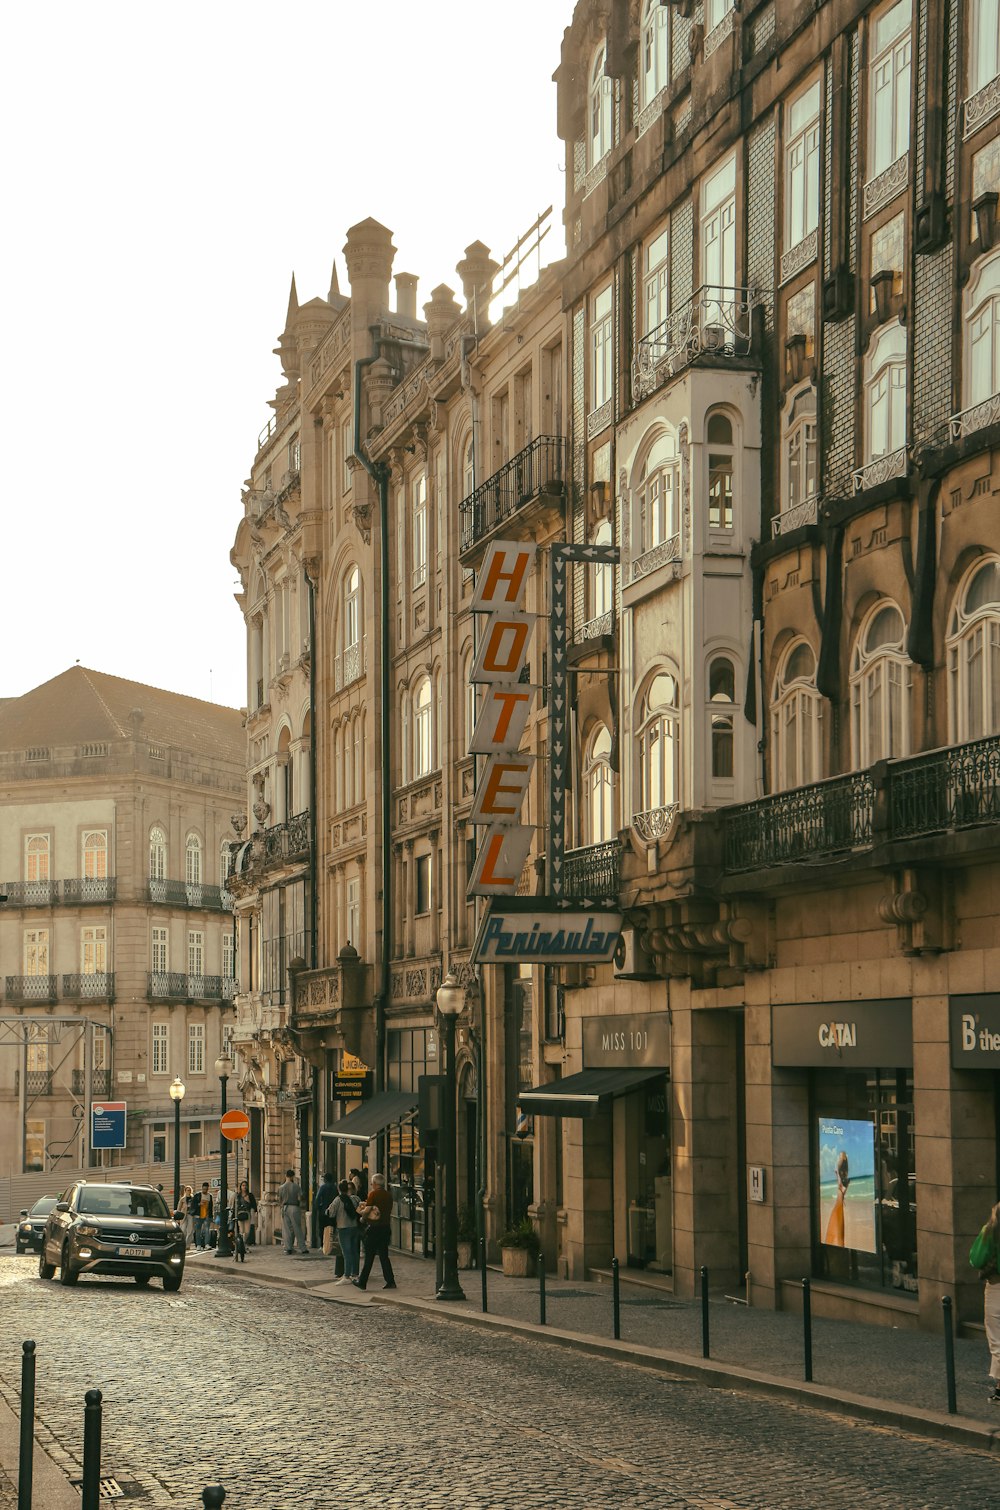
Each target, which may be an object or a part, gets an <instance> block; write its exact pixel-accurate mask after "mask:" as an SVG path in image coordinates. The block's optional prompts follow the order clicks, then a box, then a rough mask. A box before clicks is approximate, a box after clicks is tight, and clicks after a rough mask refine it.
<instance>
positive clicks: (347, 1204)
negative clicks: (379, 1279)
mask: <svg viewBox="0 0 1000 1510" xmlns="http://www.w3.org/2000/svg"><path fill="white" fill-rule="evenodd" d="M327 1218H328V1220H329V1222H330V1225H331V1227H335V1228H336V1230H337V1238H338V1240H339V1242H340V1251H341V1253H342V1254H343V1255H344V1272H343V1274H342V1275H341V1277H340V1278H339V1279H338V1280H337V1283H338V1285H342V1284H346V1283H347V1281H348V1280H349V1279H357V1277H358V1270H359V1268H360V1267H361V1223H360V1221H359V1220H358V1208H357V1206H356V1204H355V1201H354V1197H353V1196H352V1195H351V1182H350V1180H341V1182H340V1185H339V1186H338V1194H337V1196H336V1197H335V1199H334V1201H333V1203H332V1205H331V1206H330V1207H329V1209H328V1211H327Z"/></svg>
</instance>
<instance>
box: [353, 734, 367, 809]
mask: <svg viewBox="0 0 1000 1510" xmlns="http://www.w3.org/2000/svg"><path fill="white" fill-rule="evenodd" d="M351 743H352V745H353V746H354V801H355V802H356V803H358V802H363V801H364V797H365V719H364V714H363V713H356V714H355V715H354V721H353V723H352V724H351Z"/></svg>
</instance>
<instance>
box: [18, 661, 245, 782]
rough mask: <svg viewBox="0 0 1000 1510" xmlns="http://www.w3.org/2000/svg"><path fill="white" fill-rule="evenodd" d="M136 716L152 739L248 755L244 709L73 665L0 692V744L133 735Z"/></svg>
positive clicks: (239, 758)
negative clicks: (20, 692) (21, 689)
mask: <svg viewBox="0 0 1000 1510" xmlns="http://www.w3.org/2000/svg"><path fill="white" fill-rule="evenodd" d="M136 711H137V712H138V713H140V714H141V720H139V721H138V732H139V735H140V737H142V738H144V739H146V740H147V741H148V742H149V743H150V744H154V745H163V746H170V747H172V748H174V749H180V750H190V751H191V752H192V753H197V754H202V755H205V756H208V757H210V758H214V759H218V760H229V761H233V762H235V763H236V764H237V765H239V766H240V767H241V768H242V767H243V765H244V764H245V761H246V739H245V736H244V732H243V717H242V714H241V713H240V712H239V711H238V709H236V708H222V707H220V706H219V705H218V704H217V703H206V702H202V701H201V700H200V699H199V698H197V697H184V696H182V695H181V694H180V693H178V692H164V691H163V690H162V689H161V688H159V687H146V686H144V685H143V683H142V682H128V681H125V680H124V678H123V677H120V676H108V675H107V674H106V673H105V672H103V671H89V670H88V669H87V668H86V667H85V666H71V667H70V669H69V670H68V671H64V672H62V674H61V675H59V676H54V677H53V678H52V680H51V681H49V682H43V683H42V685H41V686H40V687H35V688H33V689H32V691H30V692H26V693H25V694H24V696H23V697H11V698H7V699H5V700H0V751H5V750H10V751H14V750H24V749H28V748H30V747H37V746H39V745H41V746H49V747H59V746H66V745H80V744H90V743H97V742H99V741H102V740H116V739H130V738H131V737H132V736H133V732H134V729H135V727H136V724H135V722H134V720H133V713H135V712H136Z"/></svg>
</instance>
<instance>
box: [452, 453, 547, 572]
mask: <svg viewBox="0 0 1000 1510" xmlns="http://www.w3.org/2000/svg"><path fill="white" fill-rule="evenodd" d="M565 466H566V442H565V441H564V440H563V438H562V437H561V436H558V435H539V436H537V437H536V438H535V439H534V440H533V441H531V442H530V443H529V444H528V445H526V446H525V447H524V449H523V450H522V451H518V453H517V455H516V456H512V457H511V459H510V461H508V462H505V463H504V465H503V466H502V467H501V468H500V470H499V471H498V472H494V473H493V476H492V477H490V478H489V479H488V480H487V481H486V482H484V483H482V484H481V485H480V486H479V487H478V488H477V489H476V491H475V492H474V493H470V494H469V496H468V498H466V499H464V500H463V501H462V503H461V504H460V505H459V511H460V513H461V516H462V519H461V523H462V544H461V549H462V550H463V551H467V550H470V549H471V548H472V547H473V546H474V545H477V544H478V543H479V541H481V540H484V539H485V538H486V536H487V535H489V534H491V533H492V532H493V530H495V529H496V528H497V527H498V526H499V525H501V524H503V523H504V521H505V520H506V519H509V518H510V516H511V515H512V514H514V513H516V512H517V510H518V509H520V508H521V507H522V506H523V505H524V504H526V503H527V502H528V501H529V500H530V499H532V498H536V497H537V496H538V494H539V493H543V492H551V493H556V492H560V491H561V489H562V486H563V478H564V476H565Z"/></svg>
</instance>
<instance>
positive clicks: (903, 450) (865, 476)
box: [851, 446, 909, 493]
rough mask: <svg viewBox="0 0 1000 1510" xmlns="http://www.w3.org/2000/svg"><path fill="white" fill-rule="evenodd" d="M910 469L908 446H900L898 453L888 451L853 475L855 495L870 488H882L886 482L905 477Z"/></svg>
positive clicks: (859, 468)
mask: <svg viewBox="0 0 1000 1510" xmlns="http://www.w3.org/2000/svg"><path fill="white" fill-rule="evenodd" d="M908 467H909V450H908V448H907V447H906V446H900V447H899V449H898V450H896V451H888V452H887V453H886V455H885V456H876V457H875V458H874V460H873V461H869V462H866V463H865V465H864V466H863V467H858V469H857V471H855V472H852V473H851V478H852V480H853V482H854V491H855V493H864V492H866V491H867V489H868V488H878V487H881V486H882V484H883V483H884V482H892V480H893V479H894V478H896V477H905V476H906V473H907V469H908Z"/></svg>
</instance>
